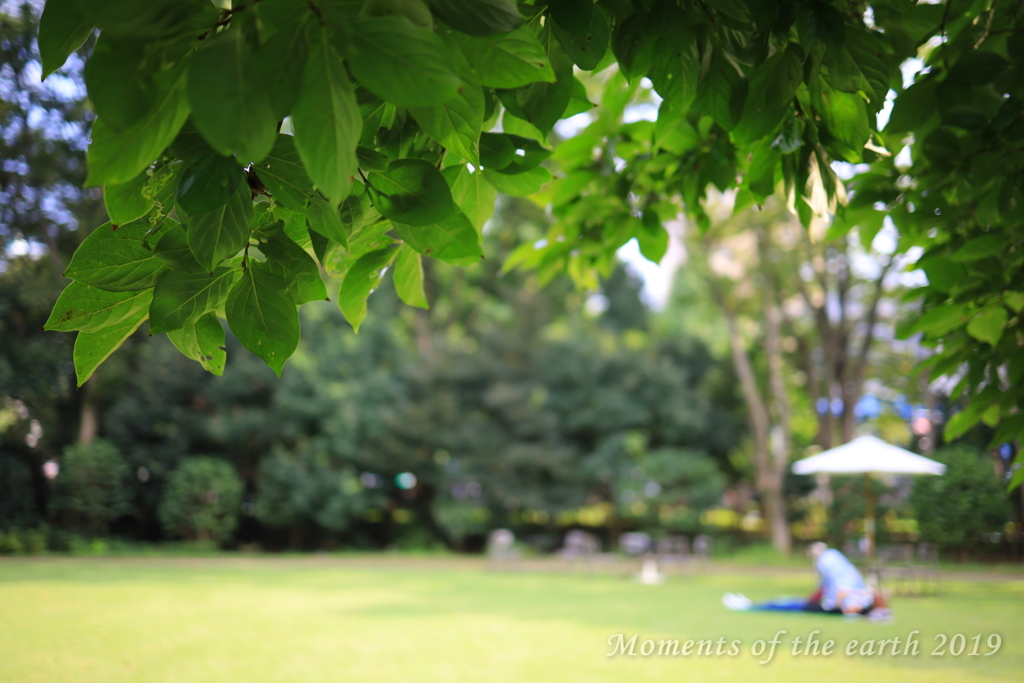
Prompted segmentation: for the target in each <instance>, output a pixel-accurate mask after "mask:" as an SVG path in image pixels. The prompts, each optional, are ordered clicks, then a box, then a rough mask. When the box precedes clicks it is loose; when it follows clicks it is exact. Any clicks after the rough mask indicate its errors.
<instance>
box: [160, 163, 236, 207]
mask: <svg viewBox="0 0 1024 683" xmlns="http://www.w3.org/2000/svg"><path fill="white" fill-rule="evenodd" d="M242 183H245V172H244V171H243V170H242V169H241V168H240V167H239V166H238V162H237V161H235V160H234V159H233V158H232V157H226V156H222V155H220V154H218V153H216V152H211V153H209V154H206V155H204V156H201V157H199V158H198V159H196V160H195V161H194V162H192V164H191V165H189V166H188V167H186V168H185V169H184V170H183V171H182V173H181V178H179V179H178V191H177V201H178V205H179V206H181V208H182V209H184V210H185V212H186V213H189V214H197V213H206V212H207V211H213V210H214V209H217V208H219V207H221V206H224V205H225V204H227V203H228V201H229V200H230V199H231V197H232V195H234V194H235V193H236V192H237V190H238V186H239V184H242Z"/></svg>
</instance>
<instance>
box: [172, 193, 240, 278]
mask: <svg viewBox="0 0 1024 683" xmlns="http://www.w3.org/2000/svg"><path fill="white" fill-rule="evenodd" d="M251 219H252V195H251V193H250V191H249V184H248V183H239V184H238V187H237V188H235V193H234V194H233V195H231V199H229V200H228V203H227V204H225V205H224V206H221V207H219V208H217V209H214V210H213V211H209V212H207V213H201V214H197V215H195V216H192V217H191V218H190V219H189V223H188V229H187V230H186V233H187V235H188V246H189V248H190V249H191V250H192V254H193V255H194V256H195V257H196V260H197V261H199V265H201V266H203V267H204V268H206V270H207V271H208V272H209V271H212V270H213V269H214V268H216V267H217V264H219V263H220V262H221V261H223V260H224V259H226V258H230V257H232V256H234V255H235V254H237V253H238V252H239V251H241V249H242V247H244V246H245V243H246V242H248V241H249V235H250V233H251V232H252V228H250V226H249V221H250V220H251Z"/></svg>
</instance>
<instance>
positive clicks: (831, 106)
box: [813, 78, 871, 162]
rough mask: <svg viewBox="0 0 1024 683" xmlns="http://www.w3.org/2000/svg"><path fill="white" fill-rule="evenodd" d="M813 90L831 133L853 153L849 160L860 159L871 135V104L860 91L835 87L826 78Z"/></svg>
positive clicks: (847, 155) (820, 80)
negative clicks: (868, 105)
mask: <svg viewBox="0 0 1024 683" xmlns="http://www.w3.org/2000/svg"><path fill="white" fill-rule="evenodd" d="M817 86H818V87H816V88H814V90H813V94H814V96H815V108H816V109H817V110H818V113H819V114H820V115H821V118H822V119H823V120H824V121H825V126H826V127H827V128H828V131H829V133H831V134H832V136H833V137H835V138H836V139H837V140H839V141H840V142H841V143H843V144H844V145H845V146H846V147H847V148H848V149H849V153H847V154H846V155H844V157H845V158H846V160H847V161H851V162H857V161H860V153H861V150H862V149H863V148H864V144H865V143H866V142H867V141H868V138H869V137H870V136H871V125H870V123H869V122H868V112H867V107H866V106H865V104H864V98H862V97H861V96H860V95H858V94H857V93H848V92H842V91H839V90H835V89H833V88H832V86H830V85H829V84H828V83H827V82H826V81H825V80H824V79H823V78H819V79H818V80H817Z"/></svg>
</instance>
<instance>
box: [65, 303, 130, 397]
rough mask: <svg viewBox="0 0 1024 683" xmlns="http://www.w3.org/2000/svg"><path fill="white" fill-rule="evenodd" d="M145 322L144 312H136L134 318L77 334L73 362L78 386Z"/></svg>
mask: <svg viewBox="0 0 1024 683" xmlns="http://www.w3.org/2000/svg"><path fill="white" fill-rule="evenodd" d="M145 320H146V310H145V309H142V310H140V311H138V312H137V313H136V314H135V315H134V316H132V317H131V318H128V319H126V320H124V321H122V322H119V323H117V324H116V325H110V326H109V327H104V328H101V329H99V330H96V331H94V332H79V333H78V337H77V338H76V339H75V351H74V354H73V360H74V363H75V375H76V377H77V378H78V386H82V385H83V384H85V382H86V381H87V380H88V379H89V378H90V377H92V373H94V372H95V371H96V368H98V367H99V366H100V363H102V362H103V361H105V360H106V359H107V358H108V357H109V356H110V354H112V353H113V352H114V351H116V350H117V349H118V348H119V347H120V346H121V344H123V343H124V341H125V340H126V339H127V338H128V337H130V336H132V334H133V333H134V332H135V330H137V329H139V325H141V324H142V323H143V322H145Z"/></svg>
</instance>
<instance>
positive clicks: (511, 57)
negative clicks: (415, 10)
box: [438, 26, 555, 88]
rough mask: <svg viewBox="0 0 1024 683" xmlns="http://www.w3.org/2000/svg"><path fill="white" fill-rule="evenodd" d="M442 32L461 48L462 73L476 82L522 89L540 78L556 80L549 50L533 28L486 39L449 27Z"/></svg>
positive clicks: (549, 80)
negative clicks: (549, 57) (546, 49)
mask: <svg viewBox="0 0 1024 683" xmlns="http://www.w3.org/2000/svg"><path fill="white" fill-rule="evenodd" d="M438 31H439V33H440V35H441V36H443V37H444V39H445V40H447V41H449V43H451V44H452V45H453V46H455V48H456V50H458V56H459V57H461V60H460V65H461V67H462V71H461V72H460V73H463V75H464V77H465V78H467V79H469V80H471V81H473V82H475V83H479V84H480V85H483V86H487V87H489V88H518V87H521V86H524V85H529V84H530V83H534V82H536V81H548V82H552V83H553V82H554V81H555V72H554V70H552V68H551V61H550V60H549V59H548V55H547V52H545V51H544V46H543V45H541V44H540V41H539V40H537V35H536V34H535V33H534V32H533V31H532V30H530V28H529V27H526V26H523V27H521V28H518V29H516V30H515V31H512V32H511V33H506V34H504V35H498V36H488V37H486V38H477V37H474V36H468V35H465V34H463V33H459V32H457V31H453V30H451V29H449V28H446V27H440V28H439V29H438Z"/></svg>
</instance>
